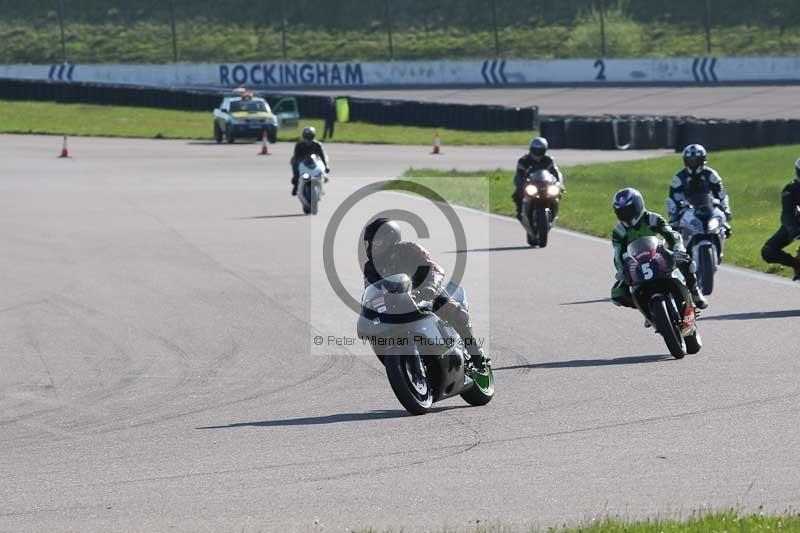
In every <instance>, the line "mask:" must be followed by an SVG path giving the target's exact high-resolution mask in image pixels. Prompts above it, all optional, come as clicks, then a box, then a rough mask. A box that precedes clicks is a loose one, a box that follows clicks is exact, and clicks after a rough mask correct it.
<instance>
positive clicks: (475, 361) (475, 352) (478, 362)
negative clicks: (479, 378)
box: [464, 337, 491, 372]
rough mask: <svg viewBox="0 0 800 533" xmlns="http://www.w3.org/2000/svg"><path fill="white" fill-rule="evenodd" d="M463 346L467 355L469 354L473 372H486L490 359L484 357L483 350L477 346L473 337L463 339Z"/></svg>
mask: <svg viewBox="0 0 800 533" xmlns="http://www.w3.org/2000/svg"><path fill="white" fill-rule="evenodd" d="M464 345H465V348H466V349H467V353H468V354H469V358H470V360H471V361H472V366H474V367H475V370H477V371H478V372H484V371H486V367H488V366H489V365H490V364H491V359H489V357H487V356H486V354H485V353H484V352H483V348H481V347H480V346H478V342H477V341H476V340H475V337H468V338H466V339H464Z"/></svg>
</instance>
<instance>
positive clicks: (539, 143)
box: [511, 137, 566, 220]
mask: <svg viewBox="0 0 800 533" xmlns="http://www.w3.org/2000/svg"><path fill="white" fill-rule="evenodd" d="M547 148H548V144H547V139H545V138H544V137H535V138H534V139H533V140H532V141H531V144H530V147H529V151H528V153H527V154H525V155H524V156H522V157H520V158H519V160H518V161H517V173H516V174H514V194H512V195H511V199H512V200H514V204H516V206H517V215H516V216H517V220H519V219H520V218H521V216H522V186H523V185H524V184H525V178H526V177H527V176H528V174H529V173H530V172H531V171H536V170H547V171H548V172H550V174H552V175H553V176H554V177H555V178H556V180H558V182H559V184H560V185H561V189H562V191H565V190H566V189H565V188H564V176H563V175H562V174H561V171H560V170H559V169H558V167H557V166H556V163H555V161H553V158H552V157H550V156H548V155H546V154H547ZM555 209H556V210H557V209H558V208H557V207H556V208H555ZM557 214H558V212H555V213H553V215H554V216H555V215H557Z"/></svg>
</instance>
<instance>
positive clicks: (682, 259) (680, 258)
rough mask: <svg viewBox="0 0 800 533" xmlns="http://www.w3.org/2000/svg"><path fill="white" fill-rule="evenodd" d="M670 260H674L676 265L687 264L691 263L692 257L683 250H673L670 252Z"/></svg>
mask: <svg viewBox="0 0 800 533" xmlns="http://www.w3.org/2000/svg"><path fill="white" fill-rule="evenodd" d="M672 258H673V259H675V262H676V263H678V264H681V263H683V264H688V263H691V262H692V257H691V256H690V255H689V254H687V253H686V252H684V251H683V250H675V251H674V252H672Z"/></svg>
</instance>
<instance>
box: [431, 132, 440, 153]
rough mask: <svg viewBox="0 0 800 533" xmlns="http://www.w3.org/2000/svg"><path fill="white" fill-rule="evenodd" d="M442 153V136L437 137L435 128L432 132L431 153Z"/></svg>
mask: <svg viewBox="0 0 800 533" xmlns="http://www.w3.org/2000/svg"><path fill="white" fill-rule="evenodd" d="M441 153H442V138H441V137H439V130H436V131H435V132H434V134H433V152H431V154H433V155H439V154H441Z"/></svg>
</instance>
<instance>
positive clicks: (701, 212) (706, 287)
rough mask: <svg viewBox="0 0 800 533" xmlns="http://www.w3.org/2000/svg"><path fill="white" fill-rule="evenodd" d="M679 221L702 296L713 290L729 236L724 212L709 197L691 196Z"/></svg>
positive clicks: (712, 198) (710, 196) (708, 195)
mask: <svg viewBox="0 0 800 533" xmlns="http://www.w3.org/2000/svg"><path fill="white" fill-rule="evenodd" d="M685 207H686V209H684V211H683V214H682V215H681V220H680V231H681V234H682V236H683V242H685V243H686V248H687V250H688V252H689V255H691V256H692V259H694V262H695V263H696V264H697V283H698V285H699V286H700V290H702V291H703V294H705V295H709V294H711V293H712V292H713V291H714V274H715V273H716V272H717V268H718V267H719V264H720V263H721V262H722V256H723V249H724V245H725V239H726V238H727V236H728V226H727V224H726V218H725V213H724V212H723V211H722V210H721V209H720V208H719V201H718V200H715V199H714V197H713V196H712V195H710V194H696V195H692V196H690V197H689V201H688V202H687V203H686V204H685Z"/></svg>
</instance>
